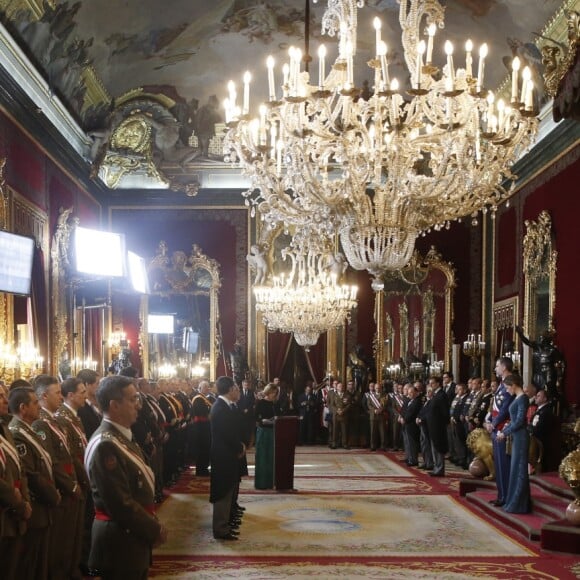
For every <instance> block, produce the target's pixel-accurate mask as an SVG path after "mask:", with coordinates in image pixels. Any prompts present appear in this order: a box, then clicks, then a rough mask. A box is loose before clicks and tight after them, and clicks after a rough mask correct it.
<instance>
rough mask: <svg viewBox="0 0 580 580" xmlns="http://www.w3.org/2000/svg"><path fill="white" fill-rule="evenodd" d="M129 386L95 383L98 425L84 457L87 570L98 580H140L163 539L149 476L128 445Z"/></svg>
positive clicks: (113, 380)
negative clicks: (90, 513)
mask: <svg viewBox="0 0 580 580" xmlns="http://www.w3.org/2000/svg"><path fill="white" fill-rule="evenodd" d="M133 381H134V379H131V378H129V377H122V376H109V377H105V378H104V379H103V380H102V381H101V383H100V384H99V388H98V390H97V399H98V401H99V406H100V408H101V409H102V410H103V415H104V416H103V422H102V423H101V426H100V427H99V428H98V429H97V431H95V433H94V435H93V437H92V438H91V440H90V441H89V444H88V447H87V451H86V455H85V467H86V469H87V472H88V474H89V479H90V482H91V491H92V495H93V500H94V504H95V512H96V513H95V521H94V522H93V534H92V544H91V554H90V557H89V566H90V567H91V568H92V569H94V570H96V571H97V572H98V573H99V576H101V578H102V579H103V580H121V579H125V578H134V579H141V578H146V577H147V571H148V569H149V566H150V564H151V550H152V548H153V547H154V546H158V545H160V544H162V543H163V542H164V541H165V540H166V539H167V532H166V530H165V527H164V526H162V525H161V524H160V523H159V521H158V520H157V518H156V517H155V515H154V498H155V476H154V474H153V471H152V469H151V468H150V467H149V466H148V465H147V462H146V460H145V458H144V456H143V453H142V451H141V448H140V447H139V445H137V443H135V442H134V441H133V440H132V439H133V436H132V433H131V426H132V425H133V423H135V421H136V420H137V414H138V412H139V409H138V406H139V393H138V392H137V389H136V388H135V385H134V383H133Z"/></svg>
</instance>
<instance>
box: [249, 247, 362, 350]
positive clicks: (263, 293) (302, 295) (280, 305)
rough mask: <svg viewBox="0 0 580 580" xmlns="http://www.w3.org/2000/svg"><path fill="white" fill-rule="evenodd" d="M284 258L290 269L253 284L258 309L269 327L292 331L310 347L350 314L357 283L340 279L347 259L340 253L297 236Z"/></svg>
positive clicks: (354, 299)
mask: <svg viewBox="0 0 580 580" xmlns="http://www.w3.org/2000/svg"><path fill="white" fill-rule="evenodd" d="M282 258H283V259H284V260H285V261H286V260H289V261H290V269H289V271H288V272H287V273H284V274H280V275H279V276H274V277H273V279H272V282H271V283H270V284H265V285H259V286H255V287H254V294H255V297H256V309H257V310H258V311H260V312H262V315H263V317H264V321H265V323H266V325H267V327H268V329H270V330H278V331H280V332H291V333H293V334H294V338H295V339H296V342H297V343H298V344H299V345H301V346H304V347H306V349H308V348H309V347H310V346H313V345H315V344H316V342H317V341H318V337H319V336H320V334H322V333H323V332H326V331H327V330H329V329H331V328H338V327H340V326H342V325H343V324H344V322H345V320H346V319H348V318H349V316H350V312H351V310H352V309H353V308H354V307H355V306H356V294H357V287H356V286H349V285H347V284H342V283H341V281H340V278H341V276H342V274H343V272H344V270H345V268H346V261H344V257H343V256H342V255H341V254H339V253H332V252H326V251H322V250H321V249H320V248H319V247H318V248H317V247H313V245H312V244H297V243H296V240H295V241H294V243H293V245H292V246H290V247H288V248H284V249H283V250H282Z"/></svg>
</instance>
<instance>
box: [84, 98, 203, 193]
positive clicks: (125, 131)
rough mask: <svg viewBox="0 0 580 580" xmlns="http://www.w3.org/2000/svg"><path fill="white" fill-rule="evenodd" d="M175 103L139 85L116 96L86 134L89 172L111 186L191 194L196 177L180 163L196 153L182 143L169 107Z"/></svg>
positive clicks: (179, 130)
mask: <svg viewBox="0 0 580 580" xmlns="http://www.w3.org/2000/svg"><path fill="white" fill-rule="evenodd" d="M174 106H175V102H174V101H173V100H171V99H169V98H167V97H165V96H164V95H162V94H157V95H155V94H151V93H146V92H144V91H143V90H142V89H136V90H134V91H130V92H129V93H126V94H125V95H124V96H123V97H122V98H121V99H119V100H117V101H116V106H115V109H114V110H113V111H112V112H111V114H110V115H109V117H108V120H107V124H106V126H104V127H102V128H99V129H98V130H95V131H93V132H91V134H90V135H91V137H92V138H93V145H92V147H91V152H90V158H91V161H92V162H93V169H92V174H93V175H98V176H99V177H100V178H101V179H102V180H103V181H104V182H105V183H106V184H107V186H108V187H110V188H111V189H118V188H132V189H137V188H148V189H149V188H155V189H172V190H173V191H183V192H184V193H185V194H186V195H188V196H189V197H193V196H195V195H196V194H197V190H198V189H199V186H200V179H199V176H193V177H192V176H190V175H189V173H187V172H184V167H185V166H186V165H187V164H189V163H190V162H191V161H192V160H194V159H195V158H197V157H198V156H199V155H200V151H199V149H197V148H194V147H192V146H190V145H188V144H184V143H183V142H182V136H181V124H180V120H178V119H177V118H176V117H175V115H174V114H173V113H172V112H171V110H170V109H171V108H172V107H174ZM196 181H197V184H196V183H195V182H196Z"/></svg>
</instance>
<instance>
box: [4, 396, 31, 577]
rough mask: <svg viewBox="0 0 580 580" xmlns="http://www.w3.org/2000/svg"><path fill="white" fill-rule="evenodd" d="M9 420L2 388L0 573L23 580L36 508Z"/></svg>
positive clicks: (6, 398)
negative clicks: (25, 546)
mask: <svg viewBox="0 0 580 580" xmlns="http://www.w3.org/2000/svg"><path fill="white" fill-rule="evenodd" d="M6 419H9V415H8V397H7V395H6V391H5V388H4V386H3V385H0V571H1V572H2V577H3V578H5V579H6V580H20V579H19V578H18V577H17V575H16V574H17V565H18V560H19V556H20V551H21V549H22V538H23V535H24V532H25V531H26V521H27V520H28V519H29V518H30V516H31V514H32V507H31V505H30V497H29V495H28V485H27V481H26V476H25V475H24V472H23V469H22V464H21V462H20V457H19V455H18V450H17V449H16V447H15V446H14V439H13V438H12V434H11V433H10V430H9V429H8V423H7V422H6Z"/></svg>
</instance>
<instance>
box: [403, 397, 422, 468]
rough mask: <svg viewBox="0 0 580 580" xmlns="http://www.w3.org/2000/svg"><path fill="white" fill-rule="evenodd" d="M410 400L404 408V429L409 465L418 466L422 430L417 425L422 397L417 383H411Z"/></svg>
mask: <svg viewBox="0 0 580 580" xmlns="http://www.w3.org/2000/svg"><path fill="white" fill-rule="evenodd" d="M407 396H408V397H409V402H408V403H407V405H405V407H404V409H403V420H404V422H405V423H404V427H403V428H404V429H405V433H406V442H407V449H406V451H407V465H409V466H410V467H416V466H417V465H419V461H418V453H419V442H420V437H421V431H420V429H419V425H417V418H418V416H419V411H420V410H421V397H420V396H419V391H417V387H415V385H409V387H408V388H407Z"/></svg>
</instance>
